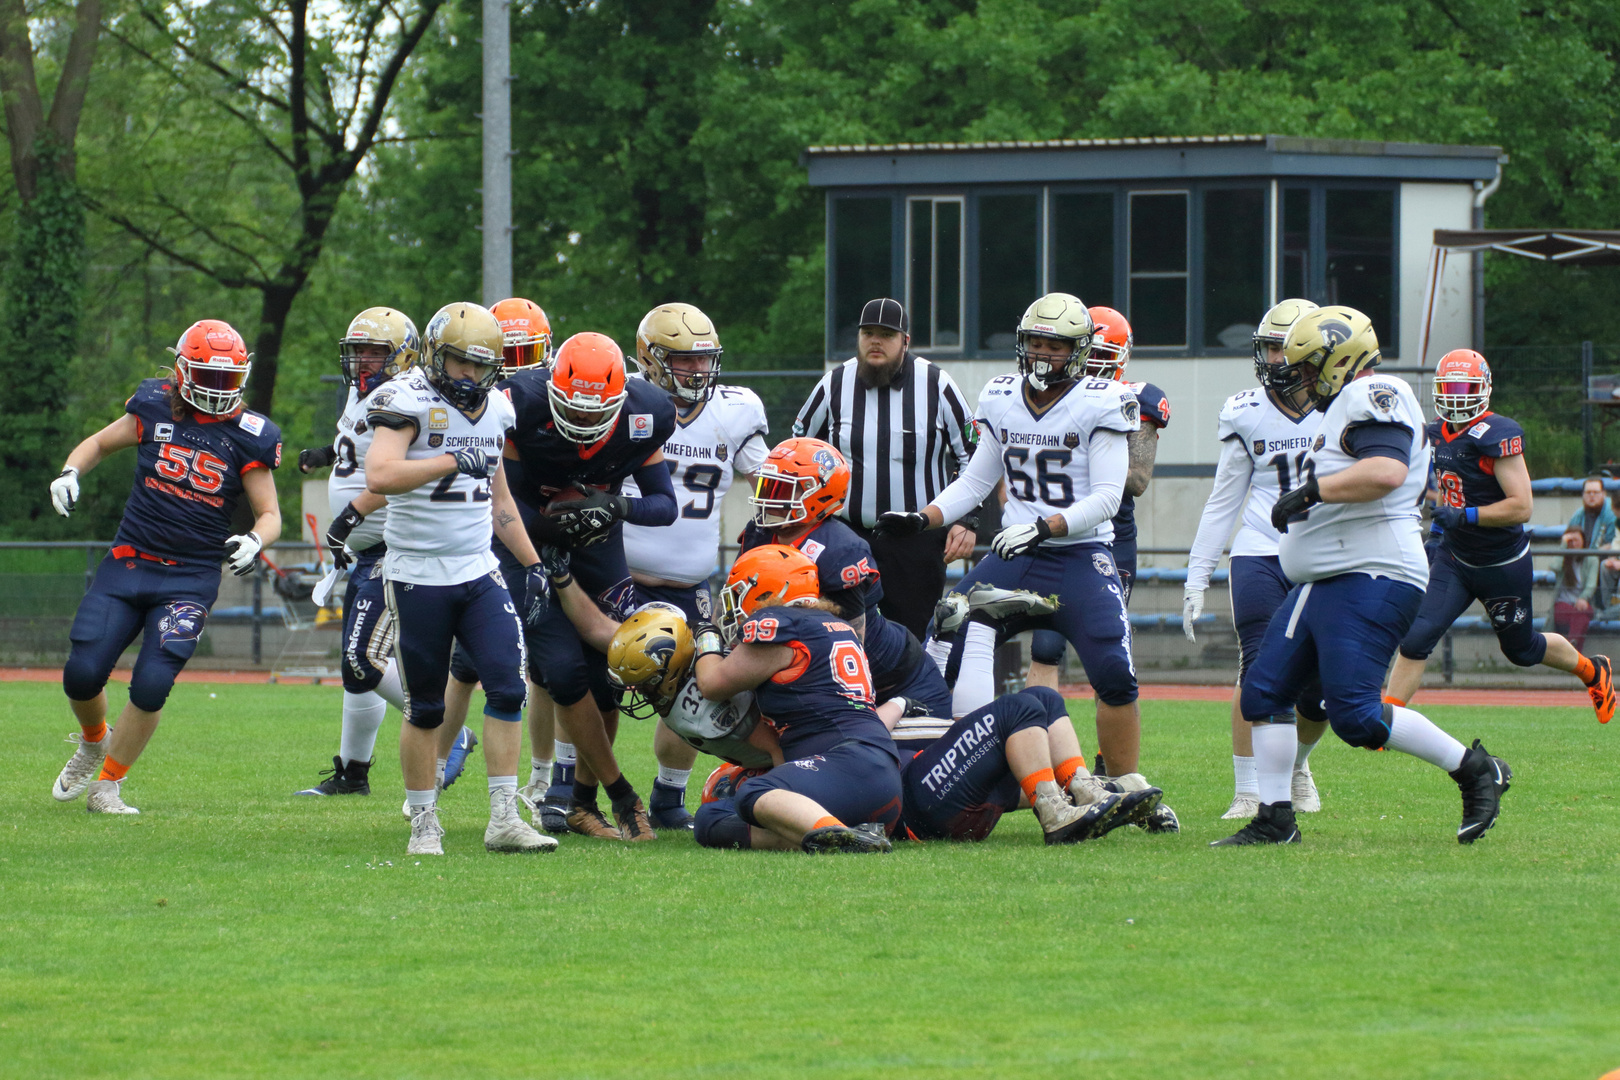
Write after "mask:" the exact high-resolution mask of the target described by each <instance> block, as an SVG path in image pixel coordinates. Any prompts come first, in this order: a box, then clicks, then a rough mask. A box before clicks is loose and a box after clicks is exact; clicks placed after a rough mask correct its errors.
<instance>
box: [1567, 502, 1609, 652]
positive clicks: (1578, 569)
mask: <svg viewBox="0 0 1620 1080" xmlns="http://www.w3.org/2000/svg"><path fill="white" fill-rule="evenodd" d="M1600 497H1601V494H1600ZM1581 515H1582V511H1580V510H1577V511H1576V512H1575V517H1576V518H1579V517H1580V516H1581ZM1611 528H1612V526H1611ZM1563 545H1564V546H1565V547H1567V548H1582V547H1588V546H1590V545H1589V542H1588V541H1587V539H1586V536H1585V534H1584V533H1582V532H1581V528H1580V526H1579V525H1577V524H1575V522H1574V520H1573V519H1572V520H1571V522H1570V524H1569V525H1568V526H1567V527H1565V529H1564V536H1563ZM1596 570H1597V557H1596V556H1594V555H1586V556H1581V555H1565V556H1564V558H1563V566H1562V567H1561V568H1560V569H1559V571H1558V594H1557V596H1555V597H1554V598H1553V629H1554V630H1556V631H1558V632H1559V633H1561V634H1563V635H1564V636H1565V637H1567V638H1568V639H1569V643H1570V644H1571V645H1573V646H1575V648H1576V650H1577V651H1581V652H1584V651H1585V646H1586V628H1587V626H1588V625H1590V624H1591V622H1592V607H1593V604H1592V601H1593V594H1594V592H1595V590H1594V588H1593V582H1594V581H1595V579H1596V578H1597V573H1596Z"/></svg>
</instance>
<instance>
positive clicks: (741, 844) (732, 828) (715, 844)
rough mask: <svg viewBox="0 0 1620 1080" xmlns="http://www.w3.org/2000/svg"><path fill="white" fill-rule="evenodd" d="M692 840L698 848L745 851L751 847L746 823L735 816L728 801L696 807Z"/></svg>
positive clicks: (735, 811)
mask: <svg viewBox="0 0 1620 1080" xmlns="http://www.w3.org/2000/svg"><path fill="white" fill-rule="evenodd" d="M695 816H696V818H697V820H696V822H695V823H694V824H693V827H692V838H693V839H694V840H696V841H697V842H698V846H699V847H706V848H729V849H733V850H736V849H746V848H749V847H751V846H752V841H751V837H750V834H749V832H748V823H747V822H746V821H744V820H743V819H742V818H740V817H738V816H737V807H736V804H735V803H734V802H732V800H730V799H720V800H717V801H715V802H707V803H704V804H703V805H702V806H699V807H698V812H697V814H696V815H695Z"/></svg>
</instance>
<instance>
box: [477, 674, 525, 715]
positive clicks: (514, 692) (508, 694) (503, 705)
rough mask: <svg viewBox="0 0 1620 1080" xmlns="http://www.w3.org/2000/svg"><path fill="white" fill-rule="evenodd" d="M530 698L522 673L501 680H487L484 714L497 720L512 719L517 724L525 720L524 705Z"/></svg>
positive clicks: (485, 683)
mask: <svg viewBox="0 0 1620 1080" xmlns="http://www.w3.org/2000/svg"><path fill="white" fill-rule="evenodd" d="M491 683H494V685H490V684H491ZM528 696H529V688H528V685H527V684H525V683H524V681H523V676H522V673H521V672H518V673H513V674H512V675H510V676H506V675H503V676H501V677H500V678H499V679H486V680H485V681H484V712H485V713H487V714H488V715H490V716H493V717H495V718H496V719H497V720H506V719H511V720H512V721H513V722H516V721H518V720H521V719H522V718H523V704H524V701H525V700H526V699H527V698H528Z"/></svg>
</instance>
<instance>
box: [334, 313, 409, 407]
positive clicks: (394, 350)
mask: <svg viewBox="0 0 1620 1080" xmlns="http://www.w3.org/2000/svg"><path fill="white" fill-rule="evenodd" d="M379 350H380V351H379ZM421 355H422V343H421V341H420V339H419V338H418V337H417V334H416V324H415V323H413V322H411V320H410V319H409V318H408V317H406V316H405V315H403V314H401V313H400V312H398V311H395V310H394V309H393V308H385V307H374V308H367V309H366V310H364V311H362V312H361V313H360V314H358V315H356V316H355V317H354V318H353V319H352V320H350V322H349V329H348V330H347V331H346V332H345V333H344V335H343V337H342V338H341V339H340V340H339V341H338V365H339V366H340V367H341V368H342V369H343V381H344V383H346V384H347V385H349V386H352V387H354V390H355V393H356V394H358V395H359V396H360V397H365V396H366V395H367V394H369V393H371V392H372V391H373V390H375V389H377V387H379V386H381V385H382V384H383V383H385V382H387V381H388V380H389V379H392V378H393V377H394V376H396V375H398V374H399V373H400V372H401V371H404V370H405V369H406V368H409V367H413V366H415V365H416V363H417V361H418V360H420V359H421Z"/></svg>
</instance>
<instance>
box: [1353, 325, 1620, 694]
mask: <svg viewBox="0 0 1620 1080" xmlns="http://www.w3.org/2000/svg"><path fill="white" fill-rule="evenodd" d="M1434 411H1435V412H1436V413H1437V414H1438V416H1437V418H1436V419H1435V420H1434V421H1433V422H1431V423H1430V424H1429V426H1428V436H1429V442H1430V444H1431V445H1432V446H1433V447H1434V471H1435V480H1436V486H1437V487H1438V489H1439V501H1438V503H1437V505H1436V506H1435V510H1434V524H1435V526H1436V527H1437V528H1439V529H1440V530H1442V535H1441V538H1440V544H1439V547H1438V550H1436V551H1435V552H1434V553H1433V557H1432V558H1431V559H1430V561H1429V587H1428V590H1427V591H1426V592H1425V593H1424V594H1423V606H1422V607H1420V608H1419V609H1418V614H1417V618H1416V619H1415V620H1414V621H1413V623H1412V629H1411V630H1410V631H1409V632H1408V633H1407V635H1406V637H1405V639H1403V640H1402V641H1401V647H1400V654H1399V656H1398V657H1397V658H1396V660H1395V669H1394V670H1393V671H1392V672H1390V676H1389V693H1388V696H1386V697H1385V699H1384V700H1385V701H1388V702H1390V703H1392V704H1395V705H1405V704H1406V703H1407V702H1409V701H1411V699H1412V695H1413V694H1415V693H1416V692H1417V689H1418V686H1419V685H1420V684H1421V683H1422V681H1423V668H1424V666H1425V665H1426V664H1427V663H1428V659H1429V654H1430V653H1431V652H1433V651H1434V647H1435V645H1436V644H1437V643H1438V642H1439V641H1440V638H1441V636H1442V635H1443V634H1445V632H1446V631H1447V630H1449V629H1451V624H1452V623H1454V622H1456V621H1457V617H1458V616H1459V615H1461V614H1462V613H1463V612H1464V611H1466V610H1467V609H1468V607H1469V605H1471V604H1472V603H1473V602H1474V601H1475V600H1478V601H1479V602H1480V603H1481V604H1483V605H1484V607H1485V613H1486V614H1487V615H1489V616H1490V619H1491V629H1492V630H1493V631H1495V632H1496V640H1497V643H1498V644H1499V645H1500V646H1501V648H1502V655H1503V656H1505V657H1507V658H1508V659H1509V660H1510V661H1512V662H1513V663H1514V664H1516V665H1518V666H1519V667H1534V666H1535V665H1537V664H1541V665H1544V666H1546V667H1550V668H1552V669H1553V670H1555V671H1568V672H1571V673H1573V674H1574V675H1575V676H1576V677H1578V678H1579V679H1580V680H1581V682H1583V683H1585V684H1586V690H1587V694H1588V695H1590V697H1591V699H1592V708H1593V709H1594V710H1595V711H1596V712H1597V718H1598V721H1599V722H1600V723H1604V724H1607V723H1608V722H1609V721H1610V720H1611V719H1613V717H1614V669H1613V667H1612V665H1611V664H1610V663H1609V658H1608V657H1607V656H1591V657H1587V656H1583V655H1581V652H1580V650H1578V649H1576V648H1575V646H1574V645H1572V644H1571V643H1570V641H1569V639H1568V638H1565V637H1563V636H1562V635H1559V634H1540V633H1537V632H1536V630H1535V626H1534V624H1533V622H1532V620H1533V619H1534V618H1535V613H1534V612H1533V611H1532V610H1531V606H1530V589H1531V585H1532V576H1533V573H1534V567H1532V565H1531V562H1530V537H1529V536H1528V535H1526V533H1525V532H1524V530H1523V528H1522V527H1521V526H1523V525H1524V523H1525V522H1527V521H1529V520H1530V511H1531V505H1532V501H1533V496H1532V495H1531V492H1530V469H1529V467H1528V466H1527V465H1526V464H1525V458H1524V451H1525V446H1524V429H1523V428H1521V427H1520V426H1519V425H1518V424H1517V423H1516V422H1515V421H1513V420H1511V419H1509V418H1508V417H1506V416H1503V415H1502V414H1500V413H1495V412H1492V411H1491V366H1490V364H1488V363H1486V361H1485V358H1484V357H1483V356H1481V355H1479V353H1477V352H1474V351H1472V350H1471V349H1453V350H1452V351H1451V352H1448V353H1446V355H1445V356H1443V357H1441V358H1440V363H1439V365H1438V366H1436V368H1435V370H1434Z"/></svg>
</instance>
